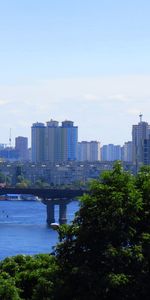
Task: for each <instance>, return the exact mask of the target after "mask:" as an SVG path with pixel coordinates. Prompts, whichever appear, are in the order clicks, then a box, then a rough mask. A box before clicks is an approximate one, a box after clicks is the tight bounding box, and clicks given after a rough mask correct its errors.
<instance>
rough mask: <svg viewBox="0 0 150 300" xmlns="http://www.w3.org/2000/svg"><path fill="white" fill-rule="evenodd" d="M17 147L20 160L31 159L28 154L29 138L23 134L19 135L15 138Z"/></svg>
mask: <svg viewBox="0 0 150 300" xmlns="http://www.w3.org/2000/svg"><path fill="white" fill-rule="evenodd" d="M15 149H16V151H17V153H18V156H19V160H20V161H27V160H28V159H29V155H28V138H27V137H23V136H18V137H16V138H15Z"/></svg>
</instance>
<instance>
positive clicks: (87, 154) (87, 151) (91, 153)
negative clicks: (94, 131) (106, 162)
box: [78, 141, 100, 162]
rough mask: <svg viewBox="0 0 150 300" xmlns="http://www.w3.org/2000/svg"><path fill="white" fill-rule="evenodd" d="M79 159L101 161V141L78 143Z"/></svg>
mask: <svg viewBox="0 0 150 300" xmlns="http://www.w3.org/2000/svg"><path fill="white" fill-rule="evenodd" d="M78 160H79V161H91V162H92V161H99V160H100V142H97V141H90V142H87V141H82V142H79V143H78Z"/></svg>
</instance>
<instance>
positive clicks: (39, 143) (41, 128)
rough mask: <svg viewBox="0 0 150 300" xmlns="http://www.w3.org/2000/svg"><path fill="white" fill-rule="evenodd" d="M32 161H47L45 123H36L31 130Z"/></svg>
mask: <svg viewBox="0 0 150 300" xmlns="http://www.w3.org/2000/svg"><path fill="white" fill-rule="evenodd" d="M31 148H32V161H33V162H36V163H38V162H44V161H45V125H44V124H43V123H38V122H37V123H34V124H33V125H32V132H31Z"/></svg>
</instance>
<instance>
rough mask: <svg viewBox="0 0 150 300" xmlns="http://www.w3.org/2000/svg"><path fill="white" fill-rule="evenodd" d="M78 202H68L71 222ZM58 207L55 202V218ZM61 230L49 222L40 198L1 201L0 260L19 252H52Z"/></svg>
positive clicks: (57, 213)
mask: <svg viewBox="0 0 150 300" xmlns="http://www.w3.org/2000/svg"><path fill="white" fill-rule="evenodd" d="M78 207H79V203H78V202H77V201H72V202H71V203H70V204H68V206H67V219H68V223H70V222H71V221H72V220H73V218H74V214H75V212H76V211H77V210H78ZM58 215H59V208H58V206H57V205H56V206H55V217H56V219H55V221H56V222H58ZM57 242H58V234H57V232H56V231H55V230H53V229H51V228H49V227H48V226H47V224H46V206H45V205H44V204H43V203H41V202H39V201H0V260H2V259H4V258H5V257H8V256H14V255H17V254H31V255H33V254H37V253H50V252H51V251H52V249H53V246H55V245H56V243H57Z"/></svg>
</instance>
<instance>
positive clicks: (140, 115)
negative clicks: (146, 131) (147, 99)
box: [139, 113, 143, 123]
mask: <svg viewBox="0 0 150 300" xmlns="http://www.w3.org/2000/svg"><path fill="white" fill-rule="evenodd" d="M139 117H140V123H141V122H142V117H143V115H142V114H141V113H140V114H139Z"/></svg>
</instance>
